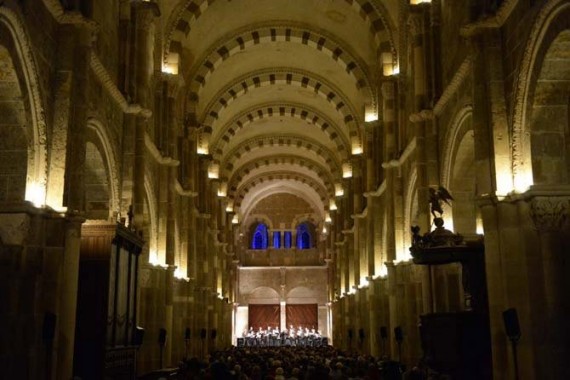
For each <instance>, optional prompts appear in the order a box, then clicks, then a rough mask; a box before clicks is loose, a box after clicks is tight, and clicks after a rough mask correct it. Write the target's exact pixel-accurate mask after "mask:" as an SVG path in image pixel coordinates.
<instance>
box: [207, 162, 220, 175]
mask: <svg viewBox="0 0 570 380" xmlns="http://www.w3.org/2000/svg"><path fill="white" fill-rule="evenodd" d="M208 178H210V179H218V178H220V164H218V163H217V162H211V163H210V165H209V166H208Z"/></svg>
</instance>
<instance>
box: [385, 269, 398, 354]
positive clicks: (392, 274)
mask: <svg viewBox="0 0 570 380" xmlns="http://www.w3.org/2000/svg"><path fill="white" fill-rule="evenodd" d="M386 267H387V269H388V284H387V287H388V309H389V313H390V314H389V318H388V320H389V325H388V326H387V328H388V341H387V347H386V351H387V352H388V353H389V354H388V355H390V357H391V358H393V359H394V358H396V359H397V357H398V347H397V346H396V344H395V341H394V335H393V331H394V327H396V326H398V325H399V324H400V320H399V317H400V316H399V313H398V295H399V294H398V289H397V287H398V284H397V271H396V266H395V265H394V264H393V263H392V262H387V263H386Z"/></svg>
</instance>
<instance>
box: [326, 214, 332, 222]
mask: <svg viewBox="0 0 570 380" xmlns="http://www.w3.org/2000/svg"><path fill="white" fill-rule="evenodd" d="M325 223H332V219H331V214H329V213H328V212H327V213H325Z"/></svg>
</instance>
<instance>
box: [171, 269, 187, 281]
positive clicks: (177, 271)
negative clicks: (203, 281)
mask: <svg viewBox="0 0 570 380" xmlns="http://www.w3.org/2000/svg"><path fill="white" fill-rule="evenodd" d="M174 277H176V278H177V279H179V280H184V281H190V278H188V277H187V276H186V273H184V270H182V269H181V268H176V269H175V270H174Z"/></svg>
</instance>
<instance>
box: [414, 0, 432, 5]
mask: <svg viewBox="0 0 570 380" xmlns="http://www.w3.org/2000/svg"><path fill="white" fill-rule="evenodd" d="M423 3H431V0H410V4H411V5H418V4H423Z"/></svg>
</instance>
